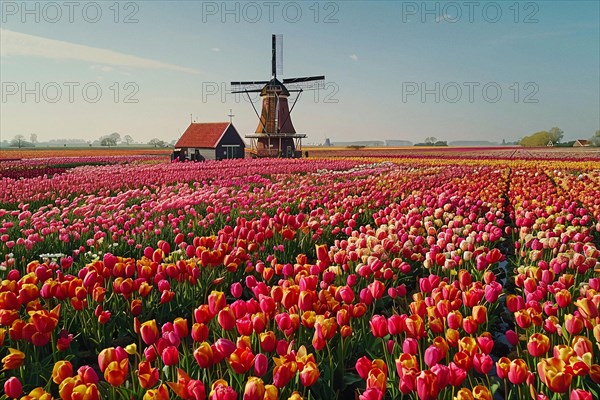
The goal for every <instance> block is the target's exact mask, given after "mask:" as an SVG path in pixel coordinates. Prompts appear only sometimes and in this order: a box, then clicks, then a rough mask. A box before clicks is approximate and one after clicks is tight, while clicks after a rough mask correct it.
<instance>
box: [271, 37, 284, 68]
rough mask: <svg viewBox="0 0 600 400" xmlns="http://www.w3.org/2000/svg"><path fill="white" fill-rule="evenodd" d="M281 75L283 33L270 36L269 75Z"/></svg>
mask: <svg viewBox="0 0 600 400" xmlns="http://www.w3.org/2000/svg"><path fill="white" fill-rule="evenodd" d="M277 74H279V75H283V35H272V36H271V76H272V77H273V78H277Z"/></svg>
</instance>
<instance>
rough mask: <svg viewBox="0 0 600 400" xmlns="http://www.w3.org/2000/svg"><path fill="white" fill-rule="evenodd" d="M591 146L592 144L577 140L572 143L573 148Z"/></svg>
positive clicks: (587, 141)
mask: <svg viewBox="0 0 600 400" xmlns="http://www.w3.org/2000/svg"><path fill="white" fill-rule="evenodd" d="M591 145H592V142H591V141H589V140H585V139H579V140H576V141H575V143H573V147H590V146H591Z"/></svg>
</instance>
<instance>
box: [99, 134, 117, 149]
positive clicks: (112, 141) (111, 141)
mask: <svg viewBox="0 0 600 400" xmlns="http://www.w3.org/2000/svg"><path fill="white" fill-rule="evenodd" d="M116 145H117V139H116V138H114V137H111V136H106V137H104V138H102V140H100V146H108V147H110V146H116Z"/></svg>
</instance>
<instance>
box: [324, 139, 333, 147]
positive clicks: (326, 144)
mask: <svg viewBox="0 0 600 400" xmlns="http://www.w3.org/2000/svg"><path fill="white" fill-rule="evenodd" d="M323 146H327V147H331V140H330V139H329V138H325V144H324V145H323Z"/></svg>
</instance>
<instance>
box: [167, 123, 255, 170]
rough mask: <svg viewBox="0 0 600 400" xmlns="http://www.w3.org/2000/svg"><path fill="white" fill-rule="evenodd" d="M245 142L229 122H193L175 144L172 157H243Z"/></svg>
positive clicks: (200, 158)
mask: <svg viewBox="0 0 600 400" xmlns="http://www.w3.org/2000/svg"><path fill="white" fill-rule="evenodd" d="M245 148H246V144H245V143H244V140H243V139H242V137H241V136H240V134H239V133H238V131H237V129H235V127H234V126H233V124H232V123H230V122H207V123H197V122H193V123H191V124H190V126H188V128H187V129H186V130H185V132H183V135H181V137H180V138H179V140H178V141H177V143H176V144H175V151H174V153H173V157H174V158H178V159H180V160H182V161H183V160H192V161H204V160H223V159H227V158H244V150H245Z"/></svg>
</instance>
